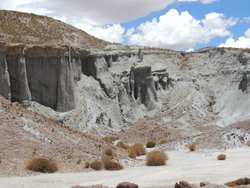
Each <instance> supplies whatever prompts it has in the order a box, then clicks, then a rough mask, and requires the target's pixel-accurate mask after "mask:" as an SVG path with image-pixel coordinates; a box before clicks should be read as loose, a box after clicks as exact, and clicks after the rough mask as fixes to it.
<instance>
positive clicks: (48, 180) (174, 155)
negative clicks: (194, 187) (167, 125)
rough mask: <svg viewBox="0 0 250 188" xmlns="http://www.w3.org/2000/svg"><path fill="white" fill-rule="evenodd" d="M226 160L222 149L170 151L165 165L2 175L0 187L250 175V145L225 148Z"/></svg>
mask: <svg viewBox="0 0 250 188" xmlns="http://www.w3.org/2000/svg"><path fill="white" fill-rule="evenodd" d="M224 152H225V153H226V155H227V159H226V160H225V161H218V160H217V159H216V157H217V155H218V154H219V153H218V152H205V153H204V152H203V153H201V152H199V153H197V152H194V153H191V152H187V151H172V152H169V153H168V155H169V158H170V159H169V161H168V164H167V165H166V166H162V167H147V166H141V167H130V168H126V169H124V170H122V171H104V170H103V171H99V172H88V173H87V172H86V173H65V174H59V173H57V174H49V175H38V176H32V177H12V178H0V187H8V188H24V187H25V188H34V187H37V188H48V187H57V188H70V187H71V186H73V185H92V184H103V185H106V186H111V187H114V186H116V185H117V184H118V183H119V182H122V181H130V182H134V183H137V184H139V185H140V187H153V186H154V187H155V186H157V187H158V186H168V187H169V186H171V185H174V183H175V182H177V181H180V180H186V181H189V182H191V183H199V182H201V181H208V182H212V183H219V184H224V183H226V182H228V181H231V180H234V179H237V178H241V177H250V169H249V166H250V160H249V157H250V148H247V147H244V148H237V149H230V150H227V151H224Z"/></svg>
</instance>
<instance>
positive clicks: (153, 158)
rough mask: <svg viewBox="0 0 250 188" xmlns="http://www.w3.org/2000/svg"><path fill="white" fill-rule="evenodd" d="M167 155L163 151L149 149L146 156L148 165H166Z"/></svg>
mask: <svg viewBox="0 0 250 188" xmlns="http://www.w3.org/2000/svg"><path fill="white" fill-rule="evenodd" d="M166 160H168V156H167V155H166V154H165V152H163V151H151V152H149V153H148V154H147V156H146V161H147V163H146V164H147V165H148V166H163V165H166Z"/></svg>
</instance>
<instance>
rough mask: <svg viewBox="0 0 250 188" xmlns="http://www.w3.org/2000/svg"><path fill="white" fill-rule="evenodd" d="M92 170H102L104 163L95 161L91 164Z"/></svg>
mask: <svg viewBox="0 0 250 188" xmlns="http://www.w3.org/2000/svg"><path fill="white" fill-rule="evenodd" d="M90 168H92V169H94V170H101V169H102V161H99V160H94V161H92V162H91V163H90Z"/></svg>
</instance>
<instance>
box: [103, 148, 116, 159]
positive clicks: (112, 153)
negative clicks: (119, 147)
mask: <svg viewBox="0 0 250 188" xmlns="http://www.w3.org/2000/svg"><path fill="white" fill-rule="evenodd" d="M104 154H105V155H107V156H109V157H112V158H113V157H115V156H116V152H115V151H114V150H113V149H112V148H111V147H108V148H106V149H105V150H104Z"/></svg>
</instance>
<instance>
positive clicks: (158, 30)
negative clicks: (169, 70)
mask: <svg viewBox="0 0 250 188" xmlns="http://www.w3.org/2000/svg"><path fill="white" fill-rule="evenodd" d="M235 23H236V21H235V20H234V19H226V18H225V17H224V15H223V14H218V13H210V14H207V15H206V16H205V19H203V20H197V19H195V18H193V17H192V16H191V15H190V14H189V12H187V11H186V12H181V13H179V12H178V11H177V10H175V9H171V10H169V11H168V12H167V13H166V14H164V15H162V16H160V18H159V20H157V19H153V20H152V21H147V22H146V23H143V24H141V25H140V26H139V27H138V28H136V29H135V31H134V32H133V33H132V34H131V35H130V39H129V41H130V43H131V44H139V45H145V46H154V47H163V48H171V49H178V50H179V49H189V48H193V47H195V45H196V44H198V43H204V44H206V43H208V42H209V41H210V40H211V39H212V38H214V37H225V36H228V35H230V32H229V31H228V28H229V27H230V26H232V25H234V24H235Z"/></svg>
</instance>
